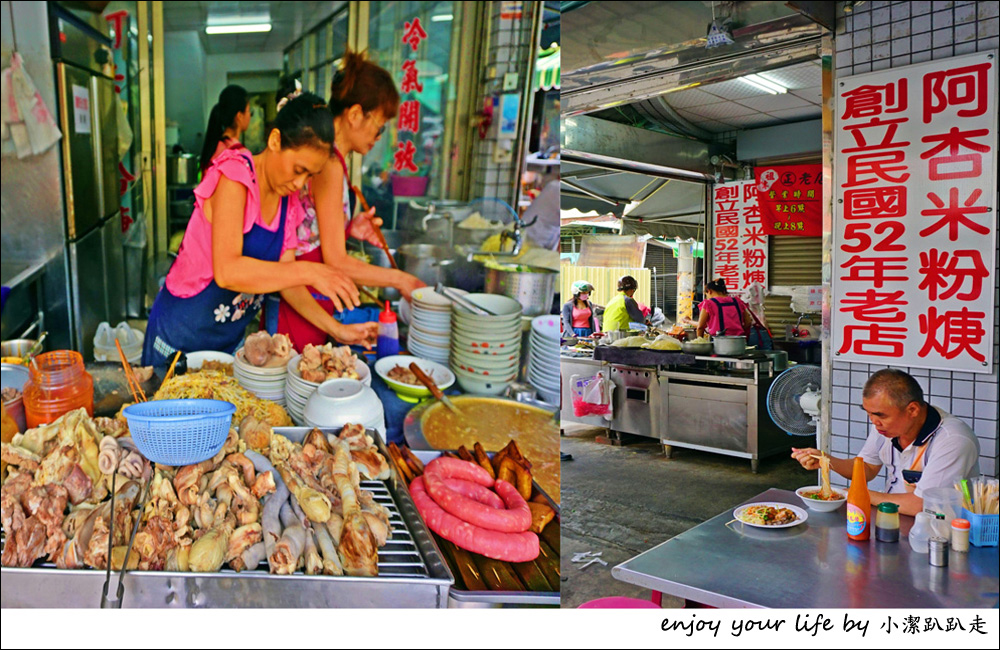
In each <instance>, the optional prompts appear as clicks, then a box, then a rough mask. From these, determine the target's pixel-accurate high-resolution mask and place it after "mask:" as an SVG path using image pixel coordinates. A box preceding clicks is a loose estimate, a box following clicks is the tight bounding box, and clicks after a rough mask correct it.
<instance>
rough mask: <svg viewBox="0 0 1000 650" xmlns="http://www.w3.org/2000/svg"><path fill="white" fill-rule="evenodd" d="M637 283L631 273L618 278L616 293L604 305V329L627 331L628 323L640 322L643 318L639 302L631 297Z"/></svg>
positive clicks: (607, 330) (608, 330) (636, 287)
mask: <svg viewBox="0 0 1000 650" xmlns="http://www.w3.org/2000/svg"><path fill="white" fill-rule="evenodd" d="M638 288H639V283H638V282H636V280H635V278H633V277H632V276H631V275H623V276H622V277H621V279H620V280H618V295H617V296H615V297H614V298H612V299H611V300H609V301H608V304H607V305H605V307H604V331H605V332H616V331H627V330H628V329H629V327H628V324H629V323H642V322H644V320H645V318H644V317H643V315H642V311H641V310H640V309H639V303H637V302H636V301H635V299H634V298H633V297H632V296H633V295H634V294H635V291H636V289H638Z"/></svg>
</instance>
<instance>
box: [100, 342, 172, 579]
mask: <svg viewBox="0 0 1000 650" xmlns="http://www.w3.org/2000/svg"><path fill="white" fill-rule="evenodd" d="M115 347H116V348H118V357H119V358H120V359H121V362H122V369H123V370H124V371H125V379H127V380H128V389H129V391H131V392H132V399H134V400H135V401H136V402H145V401H146V393H145V391H143V390H142V386H141V385H140V384H139V380H138V379H136V377H135V371H133V370H132V364H131V363H129V362H128V358H127V357H126V356H125V352H124V351H123V350H122V344H121V343H120V342H119V341H118V339H117V338H116V339H115ZM176 360H177V359H176V357H175V358H174V361H175V362H176ZM171 369H172V368H171ZM110 563H111V559H110V556H109V558H108V564H110Z"/></svg>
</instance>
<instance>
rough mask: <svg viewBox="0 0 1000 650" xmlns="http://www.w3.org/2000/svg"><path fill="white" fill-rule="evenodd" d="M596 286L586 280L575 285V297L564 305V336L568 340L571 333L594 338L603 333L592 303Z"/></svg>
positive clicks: (578, 281)
mask: <svg viewBox="0 0 1000 650" xmlns="http://www.w3.org/2000/svg"><path fill="white" fill-rule="evenodd" d="M593 292H594V285H592V284H590V283H589V282H587V281H586V280H577V281H576V282H574V283H573V297H572V298H571V299H570V300H569V301H567V302H566V304H564V305H563V308H562V322H563V334H564V336H566V337H567V338H568V337H569V335H570V332H573V334H575V335H576V336H593V335H594V334H596V333H597V332H600V331H601V328H600V325H598V323H597V312H596V311H595V309H594V306H593V305H592V304H591V303H590V296H591V294H592V293H593Z"/></svg>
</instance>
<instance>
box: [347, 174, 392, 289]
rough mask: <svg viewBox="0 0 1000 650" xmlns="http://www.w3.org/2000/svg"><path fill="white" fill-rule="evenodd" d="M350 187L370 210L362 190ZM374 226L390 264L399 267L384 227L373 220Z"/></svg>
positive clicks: (362, 206)
mask: <svg viewBox="0 0 1000 650" xmlns="http://www.w3.org/2000/svg"><path fill="white" fill-rule="evenodd" d="M350 188H351V191H352V192H354V196H356V197H358V203H360V204H361V209H362V210H364V211H365V212H368V210H370V209H371V207H370V206H369V205H368V201H365V195H364V194H362V193H361V190H359V189H358V188H356V187H354V186H353V185H350ZM372 228H373V229H374V230H375V236H376V237H378V240H379V243H380V245H381V246H382V250H384V251H385V254H386V257H388V258H389V264H391V265H392V268H394V269H398V268H399V265H398V264H396V259H395V258H394V257H393V256H392V253H390V252H389V243H388V242H387V241H386V240H385V235H383V234H382V229H381V228H379V227H378V226H376V225H375V222H374V221H373V222H372ZM376 302H378V301H376Z"/></svg>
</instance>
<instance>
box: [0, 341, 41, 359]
mask: <svg viewBox="0 0 1000 650" xmlns="http://www.w3.org/2000/svg"><path fill="white" fill-rule="evenodd" d="M37 342H38V340H37V339H11V340H9V341H4V342H3V343H2V344H0V357H23V356H24V355H26V354H28V352H30V351H31V348H33V347H35V343H37Z"/></svg>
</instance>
